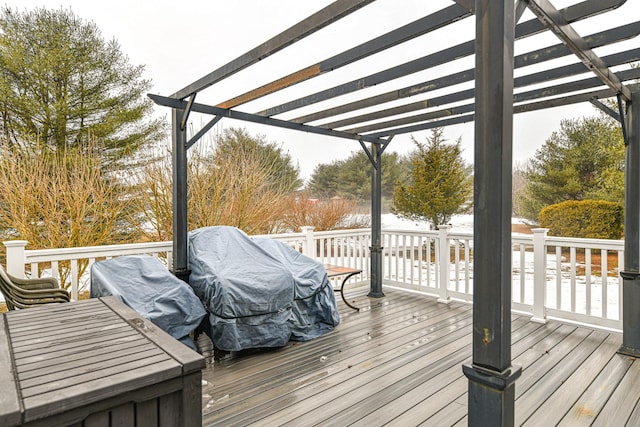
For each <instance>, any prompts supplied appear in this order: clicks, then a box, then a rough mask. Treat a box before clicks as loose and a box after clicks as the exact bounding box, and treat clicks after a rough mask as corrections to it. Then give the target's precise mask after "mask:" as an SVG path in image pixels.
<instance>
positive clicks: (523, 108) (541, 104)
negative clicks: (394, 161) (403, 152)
mask: <svg viewBox="0 0 640 427" xmlns="http://www.w3.org/2000/svg"><path fill="white" fill-rule="evenodd" d="M612 96H615V93H614V92H613V90H612V89H609V88H607V89H602V90H598V91H595V92H587V93H580V94H576V95H569V96H565V97H562V98H553V99H546V100H543V101H538V102H531V103H528V104H521V105H516V106H514V107H513V113H514V114H519V113H525V112H529V111H537V110H544V109H547V108H554V107H562V106H565V105H571V104H579V103H582V102H589V101H591V100H592V99H594V98H595V99H603V98H611V97H612ZM474 120H475V115H474V114H467V115H460V116H457V117H451V118H447V119H442V120H434V121H432V122H427V123H419V124H415V125H412V126H406V127H403V128H397V129H389V130H386V131H381V132H376V133H370V134H367V135H366V136H369V137H376V138H386V137H388V136H391V135H394V136H395V135H402V134H406V133H412V132H419V131H423V130H428V129H433V128H439V127H445V126H452V125H459V124H462V123H469V122H472V121H474Z"/></svg>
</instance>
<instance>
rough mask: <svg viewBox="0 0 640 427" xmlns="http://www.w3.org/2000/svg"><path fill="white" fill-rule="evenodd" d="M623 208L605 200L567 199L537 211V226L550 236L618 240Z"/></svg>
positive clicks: (621, 228) (621, 225)
mask: <svg viewBox="0 0 640 427" xmlns="http://www.w3.org/2000/svg"><path fill="white" fill-rule="evenodd" d="M623 225H624V213H623V207H622V206H621V205H620V204H619V203H615V202H608V201H605V200H568V201H566V202H562V203H557V204H555V205H550V206H547V207H545V208H544V209H542V210H541V211H540V226H541V227H544V228H548V229H549V234H550V235H552V236H562V237H584V238H595V239H620V238H622V230H623Z"/></svg>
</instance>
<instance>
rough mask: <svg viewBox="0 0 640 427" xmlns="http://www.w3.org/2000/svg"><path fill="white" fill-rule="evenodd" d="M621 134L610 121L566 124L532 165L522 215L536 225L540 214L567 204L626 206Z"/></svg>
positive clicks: (595, 119) (599, 119) (593, 119)
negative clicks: (597, 202)
mask: <svg viewBox="0 0 640 427" xmlns="http://www.w3.org/2000/svg"><path fill="white" fill-rule="evenodd" d="M624 156H625V147H624V141H623V140H622V130H621V128H620V126H619V124H617V123H616V122H615V121H613V120H612V119H610V118H608V117H606V116H600V117H589V118H583V119H572V120H563V121H562V122H561V124H560V130H559V131H557V132H554V133H553V134H552V135H551V136H550V137H549V138H548V139H547V140H546V141H545V143H544V144H543V146H542V147H541V148H540V149H538V150H537V151H536V154H535V156H534V158H533V159H531V161H530V162H529V164H528V166H527V168H526V171H525V178H526V181H527V186H526V188H525V191H523V192H522V193H521V194H520V195H519V200H518V201H517V202H518V206H519V207H520V210H521V214H522V215H523V216H524V217H525V218H527V219H529V220H531V221H533V222H537V221H538V214H539V213H540V211H541V210H542V208H544V207H546V206H549V205H553V204H556V203H560V202H563V201H565V200H586V199H594V200H607V201H612V202H619V203H623V201H624Z"/></svg>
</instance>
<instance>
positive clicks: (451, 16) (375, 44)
mask: <svg viewBox="0 0 640 427" xmlns="http://www.w3.org/2000/svg"><path fill="white" fill-rule="evenodd" d="M469 15H470V13H469V12H468V11H467V10H465V9H463V8H462V7H460V6H457V5H453V6H450V7H447V8H445V9H442V10H439V11H437V12H435V13H433V14H431V15H428V16H425V17H422V18H420V19H418V20H416V21H413V22H411V23H409V24H407V25H404V26H402V27H400V28H397V29H395V30H393V31H390V32H388V33H386V34H383V35H381V36H379V37H376V38H374V39H371V40H369V41H367V42H365V43H362V44H360V45H358V46H356V47H353V48H351V49H349V50H346V51H344V52H342V53H339V54H338V55H334V56H332V57H331V58H328V59H325V60H323V61H320V62H318V63H317V64H314V65H311V66H309V67H306V68H303V69H301V70H298V71H296V72H293V73H291V74H288V75H287V76H285V77H282V78H280V79H278V80H275V81H272V82H270V83H267V84H266V85H263V86H260V87H259V88H256V89H252V90H250V91H247V92H245V93H244V94H242V95H239V96H236V97H234V98H232V99H229V100H227V101H224V102H222V103H220V104H218V105H217V106H218V107H221V108H234V107H237V106H238V105H241V104H244V103H247V102H249V101H253V100H255V99H258V98H261V97H263V96H266V95H269V94H271V93H274V92H276V91H278V90H281V89H285V88H287V87H290V86H293V85H295V84H297V83H300V82H303V81H305V80H308V79H310V78H312V77H316V76H319V75H321V74H324V73H326V72H329V71H333V70H336V69H338V68H341V67H344V66H345V65H349V64H352V63H354V62H356V61H359V60H361V59H363V58H366V57H368V56H371V55H373V54H376V53H378V52H381V51H383V50H386V49H389V48H391V47H393V46H396V45H398V44H401V43H404V42H406V41H407V40H411V39H413V38H416V37H419V36H422V35H424V34H427V33H429V32H431V31H435V30H437V29H438V28H442V27H444V26H446V25H449V24H452V23H454V22H456V21H458V20H460V19H462V18H465V17H467V16H469Z"/></svg>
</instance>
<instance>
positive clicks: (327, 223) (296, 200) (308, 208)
mask: <svg viewBox="0 0 640 427" xmlns="http://www.w3.org/2000/svg"><path fill="white" fill-rule="evenodd" d="M357 212H358V209H357V204H356V201H355V200H354V199H343V198H339V197H334V198H332V199H313V198H311V197H310V193H308V192H303V193H299V194H295V195H291V196H289V197H288V198H287V200H286V204H285V209H284V213H283V216H282V225H281V228H282V229H283V230H282V231H299V230H300V227H302V226H307V225H310V226H313V227H314V230H316V231H325V230H338V229H348V228H364V227H368V226H369V225H370V220H369V218H368V217H367V216H365V215H359V214H358V213H357Z"/></svg>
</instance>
